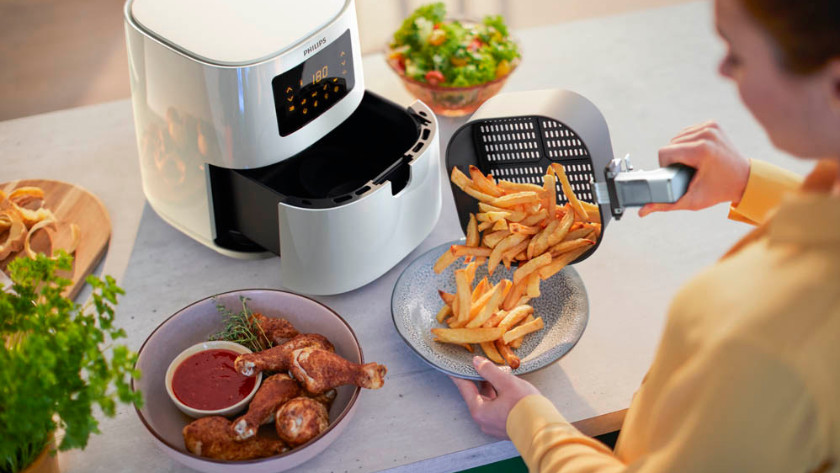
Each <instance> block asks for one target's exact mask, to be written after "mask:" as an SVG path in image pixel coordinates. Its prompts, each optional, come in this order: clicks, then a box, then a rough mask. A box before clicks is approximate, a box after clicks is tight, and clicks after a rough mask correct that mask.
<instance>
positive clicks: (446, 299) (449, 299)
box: [438, 289, 455, 306]
mask: <svg viewBox="0 0 840 473" xmlns="http://www.w3.org/2000/svg"><path fill="white" fill-rule="evenodd" d="M438 294H439V295H440V299H441V300H442V301H443V303H444V304H446V305H449V306H451V305H452V303H453V302H454V301H455V294H450V293H448V292H444V291H442V290H440V289H438Z"/></svg>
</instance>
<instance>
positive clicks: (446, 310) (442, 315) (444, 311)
mask: <svg viewBox="0 0 840 473" xmlns="http://www.w3.org/2000/svg"><path fill="white" fill-rule="evenodd" d="M450 315H452V307H451V306H449V305H446V304H443V307H441V308H440V310H439V311H438V313H437V315H436V316H435V319H436V320H437V321H438V323H439V324H442V323H443V321H444V320H446V318H447V317H449V316H450Z"/></svg>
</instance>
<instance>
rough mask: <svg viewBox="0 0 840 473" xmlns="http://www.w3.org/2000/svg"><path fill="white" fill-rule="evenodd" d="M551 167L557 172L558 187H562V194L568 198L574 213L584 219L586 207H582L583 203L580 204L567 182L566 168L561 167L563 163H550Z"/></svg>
mask: <svg viewBox="0 0 840 473" xmlns="http://www.w3.org/2000/svg"><path fill="white" fill-rule="evenodd" d="M551 167H552V168H553V169H554V172H555V173H556V174H557V178H558V179H560V187H562V188H563V194H565V195H566V198H567V199H569V204H571V206H572V208H573V209H574V210H575V213H576V214H578V216H580V217H581V218H584V219H586V218H587V214H586V209H584V208H583V205H581V203H580V200H578V198H577V196H576V195H575V191H574V190H572V185H571V184H570V183H569V178H568V177H567V176H566V170H565V169H564V168H563V165H562V164H560V163H551Z"/></svg>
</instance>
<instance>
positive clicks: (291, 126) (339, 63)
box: [271, 30, 356, 136]
mask: <svg viewBox="0 0 840 473" xmlns="http://www.w3.org/2000/svg"><path fill="white" fill-rule="evenodd" d="M321 41H324V42H326V39H323V40H321ZM321 41H316V42H314V43H313V44H312V45H311V46H309V47H308V48H307V49H306V50H304V54H305V55H307V56H310V57H308V59H306V60H305V61H304V62H303V63H301V64H299V65H298V66H297V67H295V68H294V69H291V70H289V71H286V72H284V73H283V74H280V75H279V76H277V77H275V78H274V79H273V80H272V81H271V86H272V89H273V90H274V107H275V109H276V111H277V125H278V128H279V131H280V136H286V135H289V134H291V133H293V132H295V131H297V130H299V129H301V128H302V127H303V126H304V125H306V124H307V123H309V122H311V121H312V120H314V119H316V118H318V117H319V116H320V115H321V114H322V113H324V112H325V111H327V110H329V109H330V107H332V106H333V105H335V104H336V103H337V102H338V101H339V100H341V99H342V98H343V97H344V96H345V95H347V94H348V93H349V92H350V91H351V90H353V85H355V82H356V81H355V79H354V77H353V51H352V50H351V49H350V48H351V44H350V30H347V31H345V32H344V34H342V35H341V36H340V37H339V38H338V40H336V41H333V42H332V43H330V44H329V45H327V46H323V47H321V44H322V43H321ZM307 51H312V52H311V53H307Z"/></svg>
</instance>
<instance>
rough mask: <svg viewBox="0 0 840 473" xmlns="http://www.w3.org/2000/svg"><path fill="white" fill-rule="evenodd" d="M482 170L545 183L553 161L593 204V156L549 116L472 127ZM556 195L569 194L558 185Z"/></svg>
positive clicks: (577, 191) (561, 198)
mask: <svg viewBox="0 0 840 473" xmlns="http://www.w3.org/2000/svg"><path fill="white" fill-rule="evenodd" d="M473 129H474V130H475V131H474V133H475V136H474V139H475V143H476V149H478V150H479V155H480V167H481V168H482V169H481V170H482V172H484V173H485V174H486V173H488V172H489V173H492V174H493V176H495V177H497V178H499V179H505V180H508V181H512V182H517V183H528V184H537V185H542V182H543V179H542V176H543V175H544V174H545V170H546V169H547V168H548V166H549V165H551V163H552V162H557V163H560V164H562V165H563V167H564V168H565V169H566V175H567V176H568V178H569V183H570V184H571V186H572V189H574V191H575V194H576V195H577V196H578V198H580V199H581V200H585V201H587V202H592V203H594V202H595V201H594V199H593V197H592V192H591V190H590V188H589V183H590V181H592V180H594V177H595V175H594V174H593V172H592V158H591V156H590V154H589V150H588V149H587V148H586V145H585V144H584V143H583V141H581V139H580V138H579V137H578V135H577V134H576V133H575V132H574V131H573V130H572V129H570V128H569V127H567V126H565V125H564V124H563V123H561V122H559V121H557V120H553V119H550V118H544V117H536V116H526V117H510V118H498V119H491V120H484V121H482V122H480V123H478V124H477V126H475V127H474V128H473ZM556 190H557V197H558V199H559V201H560V202H561V203H563V204H565V203H566V202H567V200H566V196H565V195H564V194H563V192H562V190H561V189H560V184H559V183H558V184H557V189H556Z"/></svg>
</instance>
